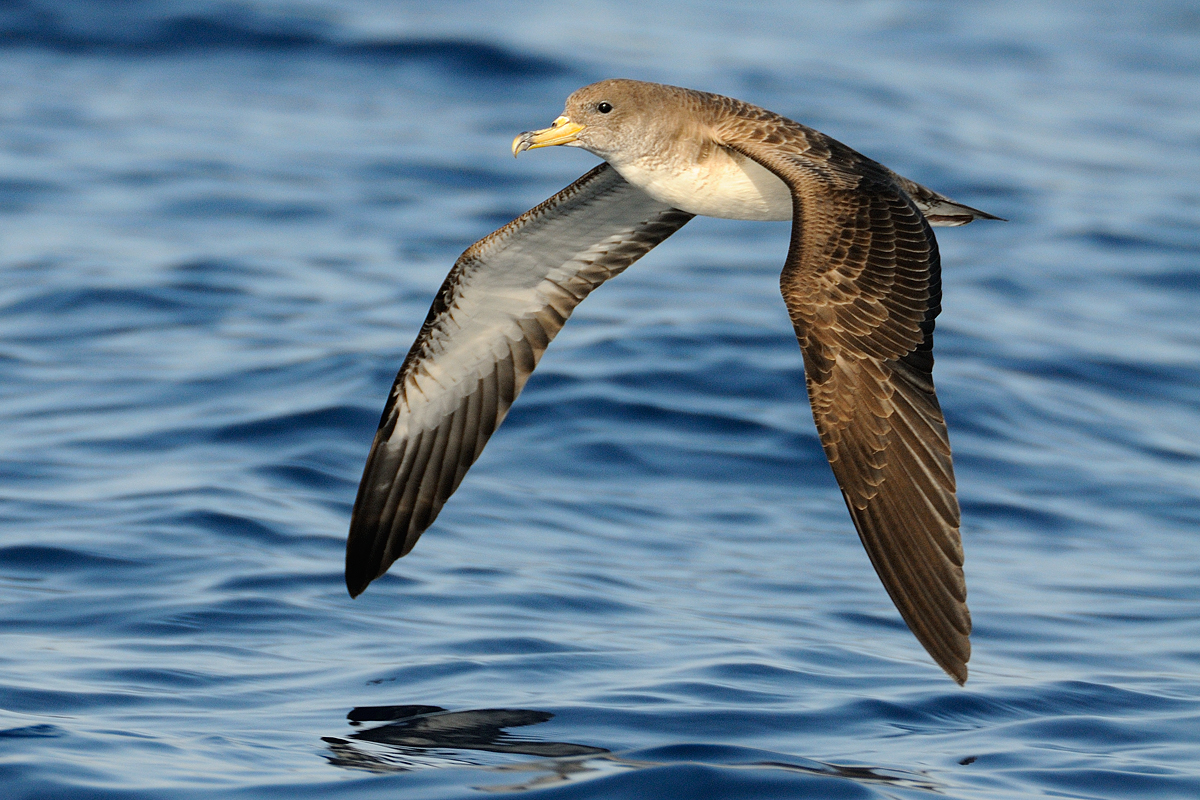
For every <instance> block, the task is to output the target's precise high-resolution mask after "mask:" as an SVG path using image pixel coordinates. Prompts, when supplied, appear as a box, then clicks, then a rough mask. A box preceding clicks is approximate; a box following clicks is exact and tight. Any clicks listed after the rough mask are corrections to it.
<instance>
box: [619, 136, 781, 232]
mask: <svg viewBox="0 0 1200 800" xmlns="http://www.w3.org/2000/svg"><path fill="white" fill-rule="evenodd" d="M613 166H614V167H616V169H617V171H618V172H620V173H621V177H623V178H624V179H625V180H627V181H629V182H630V183H632V184H633V185H634V186H637V187H638V188H639V189H641V190H642V191H644V192H645V193H646V194H648V195H650V196H651V197H653V198H654V199H655V200H659V201H661V202H663V203H669V204H670V205H672V206H674V207H675V208H678V209H680V210H682V211H687V212H688V213H690V214H700V215H702V216H706V217H724V218H725V219H754V220H790V219H791V218H792V194H791V192H790V191H789V190H788V187H787V184H785V183H784V182H783V181H782V180H780V179H779V178H778V177H777V176H776V175H775V173H773V172H771V171H770V170H768V169H766V168H765V167H762V166H759V164H758V163H756V162H754V161H751V160H750V159H748V158H741V157H735V156H732V155H730V154H729V153H728V152H727V151H723V150H719V151H717V152H716V153H714V154H713V155H712V156H711V157H710V158H707V159H705V160H704V161H702V162H699V163H696V164H692V165H689V166H687V167H685V168H683V169H679V168H678V167H677V166H676V167H673V168H669V167H667V166H664V165H658V164H646V163H640V162H635V163H627V164H620V165H617V164H614V165H613Z"/></svg>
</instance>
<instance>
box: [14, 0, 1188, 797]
mask: <svg viewBox="0 0 1200 800" xmlns="http://www.w3.org/2000/svg"><path fill="white" fill-rule="evenodd" d="M1198 74H1200V14H1198V13H1197V11H1196V9H1195V4H1194V3H1191V2H1183V1H1182V0H1181V1H1180V2H1143V3H1091V4H1076V3H1070V2H1066V0H1061V2H1024V1H1022V0H1017V1H1016V2H1009V3H995V4H988V5H986V6H985V5H983V4H973V3H955V2H861V3H830V4H827V5H821V4H813V3H799V2H786V3H777V4H767V5H764V6H762V10H761V11H760V12H759V13H757V14H754V15H748V14H744V13H742V12H739V11H735V10H732V6H730V7H726V6H724V5H717V4H708V3H703V2H697V3H689V4H686V6H684V5H680V4H674V3H666V2H656V1H654V0H651V2H636V3H634V2H616V3H588V4H581V5H579V6H572V5H571V4H569V3H561V2H555V3H549V2H535V3H527V4H522V5H521V6H520V7H519V8H518V7H516V6H514V5H512V4H507V3H498V2H497V3H488V2H482V3H465V4H461V5H457V6H454V7H453V8H452V9H447V8H444V7H442V6H440V5H435V4H424V3H420V4H418V3H413V4H392V3H384V2H378V3H371V2H363V3H350V2H335V1H334V0H311V1H310V2H305V3H296V4H290V3H287V2H268V0H261V1H260V2H239V3H237V4H227V3H223V2H219V0H218V1H214V2H178V3H175V2H167V0H152V1H150V2H136V1H133V0H131V2H125V3H120V4H110V3H103V4H99V3H98V4H95V5H93V4H90V3H81V2H72V3H66V2H63V3H59V4H55V3H48V2H47V3H32V2H31V3H24V4H23V3H8V4H5V5H4V6H3V8H2V10H0V270H2V271H3V282H2V283H0V414H2V419H3V432H4V435H3V436H2V437H0V476H2V480H0V496H2V498H3V502H2V503H0V515H2V524H0V603H2V605H0V787H2V790H0V795H3V796H4V797H5V798H39V799H42V798H72V799H74V798H104V799H105V800H107V799H109V798H139V799H149V798H155V799H157V798H193V797H213V796H221V797H225V796H229V797H238V798H255V799H257V798H276V797H287V798H302V797H314V798H317V797H319V798H367V797H370V798H376V797H379V798H383V797H387V798H433V797H473V796H480V793H481V792H484V791H517V790H522V789H534V788H537V789H540V790H541V792H542V793H543V794H544V795H545V796H552V797H572V798H585V797H597V798H599V797H604V798H614V797H618V798H620V797H628V798H647V797H661V798H679V797H722V798H728V797H746V798H750V797H754V798H760V797H814V798H818V797H819V798H934V797H938V798H941V797H951V798H1006V799H1007V798H1030V797H1041V796H1056V797H1072V798H1113V799H1114V800H1115V799H1116V798H1121V799H1122V800H1124V799H1125V798H1195V797H1197V796H1200V683H1198V680H1197V679H1198V677H1200V615H1198V612H1197V609H1198V601H1200V565H1198V555H1200V545H1198V544H1197V524H1198V523H1200V505H1198V500H1200V478H1198V474H1197V466H1198V460H1200V434H1198V431H1200V415H1198V413H1197V412H1198V406H1200V388H1198V387H1200V363H1198V359H1197V353H1198V352H1200V350H1198V348H1200V326H1198V325H1197V321H1198V320H1197V311H1196V309H1197V307H1198V304H1200V280H1198V265H1197V256H1198V255H1200V190H1198V189H1197V183H1198V178H1200V94H1198V93H1197V75H1198ZM612 76H625V77H636V78H642V79H648V80H656V81H663V82H668V83H675V84H682V85H687V86H694V87H696V88H703V89H708V90H712V91H717V92H721V93H725V94H731V95H734V96H737V97H741V98H744V99H747V100H750V101H753V102H756V103H758V104H761V105H764V106H767V107H768V108H771V109H774V110H776V111H779V112H781V113H783V114H786V115H788V116H791V117H794V118H796V119H798V120H800V121H802V122H805V123H807V124H810V125H812V126H814V127H817V128H819V129H821V130H824V131H825V132H827V133H829V134H831V135H833V136H835V137H836V138H838V139H841V140H843V141H845V142H846V143H848V144H850V145H851V146H853V147H855V148H857V149H859V150H862V151H864V152H866V153H867V154H869V155H871V156H873V157H875V158H877V159H879V160H881V161H883V162H885V163H887V164H888V165H889V166H891V167H893V168H894V169H896V170H897V171H899V172H901V173H903V174H905V175H907V176H909V177H912V178H913V179H915V180H918V181H920V182H922V183H925V184H927V185H929V186H931V187H934V188H936V189H938V190H940V191H943V192H945V193H947V194H949V195H951V196H953V197H955V198H957V199H959V200H961V201H963V202H966V203H969V204H971V205H974V206H978V207H981V208H983V209H986V210H988V211H990V212H992V213H995V214H998V215H1000V216H1003V217H1006V218H1008V219H1009V220H1011V221H1010V222H1008V223H976V224H973V225H970V226H968V227H966V228H959V229H942V230H941V231H940V234H939V241H940V242H941V247H942V254H943V261H944V264H945V270H944V285H945V299H944V307H945V311H944V313H943V314H942V316H941V318H940V320H939V322H938V334H937V353H938V365H937V369H936V370H935V377H936V379H937V382H938V386H939V392H940V396H941V400H942V404H943V406H944V408H945V410H946V412H947V416H948V419H949V423H950V430H951V437H952V440H953V443H954V446H955V451H956V463H957V468H958V477H959V482H960V496H961V499H962V505H963V511H964V538H965V541H966V547H967V559H968V560H967V567H966V569H967V578H968V582H969V585H970V601H971V607H972V611H973V614H974V619H975V634H974V637H973V639H974V645H975V655H974V657H973V659H972V662H971V668H972V677H971V680H970V682H969V683H968V684H967V686H966V688H961V689H960V688H959V687H957V686H955V685H954V683H953V682H952V681H950V680H949V679H948V678H947V677H945V676H944V675H943V674H942V673H941V672H940V671H939V670H938V669H937V668H936V667H935V666H934V665H933V664H932V662H931V661H930V660H929V658H928V657H927V656H926V655H925V653H924V652H923V651H922V650H921V648H920V646H919V645H918V644H917V643H916V641H915V640H914V639H913V637H912V636H911V635H910V634H909V633H908V631H907V630H906V629H905V628H904V626H903V624H902V623H901V621H900V619H899V617H898V615H897V614H896V612H895V610H894V609H893V607H892V605H891V603H890V602H889V600H888V598H887V596H886V594H885V593H884V591H883V589H882V587H881V585H880V584H879V581H878V579H877V578H876V577H875V575H874V573H873V572H872V570H871V568H870V565H869V563H868V561H867V558H866V555H865V554H864V553H863V551H862V548H861V547H860V545H859V544H858V541H857V538H856V537H855V535H854V533H853V529H852V527H851V525H850V522H849V519H848V517H847V514H846V511H845V508H844V506H843V504H842V500H841V498H840V496H839V495H838V492H837V489H836V486H835V484H834V483H833V480H832V478H831V476H830V474H829V468H828V466H827V465H826V463H825V461H824V457H823V455H822V452H821V449H820V446H819V445H818V442H817V439H816V436H815V433H814V431H813V427H812V420H811V416H810V414H809V411H808V408H807V404H806V402H805V399H804V394H803V384H802V373H801V360H800V353H799V349H798V348H797V347H796V341H795V338H794V336H793V335H792V333H791V330H790V326H789V324H788V320H787V315H786V313H785V311H784V308H783V303H782V302H781V300H780V298H779V294H778V273H779V268H780V266H781V265H782V262H783V257H784V253H785V250H786V247H787V236H788V226H787V225H786V224H778V223H738V222H729V221H722V220H697V221H695V222H694V223H692V224H691V225H689V226H688V228H687V229H686V230H684V231H682V232H681V233H680V234H679V235H678V236H677V237H675V238H673V239H672V240H670V241H669V242H667V243H666V244H664V245H663V246H662V247H661V248H659V249H658V250H656V251H655V252H654V253H652V254H651V255H650V256H648V257H647V258H646V259H645V260H644V261H643V262H641V263H639V264H638V265H636V266H635V267H634V268H632V269H631V270H629V272H627V273H626V274H625V275H623V276H622V277H621V278H620V279H618V280H615V281H613V282H612V283H611V284H609V285H606V286H604V287H603V288H602V289H601V290H600V291H598V292H597V293H596V294H595V295H593V296H592V297H591V298H589V299H588V300H587V302H585V303H584V304H583V305H582V306H581V307H580V309H579V310H578V312H577V313H576V315H575V318H574V319H573V320H572V321H571V323H570V324H569V325H568V326H567V327H566V329H565V330H564V331H563V333H562V335H561V336H560V337H559V339H558V340H557V341H556V342H555V343H554V345H553V346H552V347H551V349H550V350H549V352H548V353H547V355H546V358H545V360H544V361H543V363H542V366H541V367H540V368H539V370H538V372H537V373H536V374H535V375H534V377H533V379H532V380H531V382H530V383H529V386H528V388H527V389H526V391H525V393H524V395H523V396H522V397H521V399H520V401H519V402H518V403H517V405H516V406H515V407H514V409H513V412H512V414H511V416H510V417H509V419H508V421H507V422H506V423H505V425H504V426H503V428H502V429H501V430H500V431H499V432H498V434H497V435H496V437H495V438H494V439H493V441H492V443H491V445H490V446H489V447H488V449H487V451H486V452H485V453H484V455H483V457H482V459H481V460H480V461H479V463H478V464H477V465H476V466H475V468H474V469H473V471H472V472H471V474H470V475H469V476H468V477H467V479H466V481H465V482H464V483H463V485H462V488H461V489H460V490H459V492H458V493H457V495H456V496H455V497H454V498H453V500H452V501H451V502H450V504H449V505H448V506H447V508H446V509H445V511H444V512H443V514H442V516H441V517H440V519H439V520H438V522H437V524H436V525H435V526H434V527H433V529H431V530H430V532H429V533H427V534H426V536H425V537H424V538H423V540H422V541H421V543H420V545H419V546H418V547H417V548H416V550H415V551H414V552H413V554H412V555H411V556H410V557H408V558H406V559H404V561H402V562H400V563H398V564H397V565H396V568H394V569H393V570H392V571H391V573H389V574H388V575H387V576H386V577H385V578H383V579H381V580H379V581H377V582H376V583H375V584H373V585H372V586H371V588H370V589H369V590H368V591H367V593H366V594H365V595H364V596H363V597H361V598H359V599H358V600H355V601H351V600H350V599H349V597H347V595H346V591H345V588H344V586H343V583H342V576H341V572H342V558H343V547H344V536H345V532H346V527H347V522H348V518H349V513H350V507H351V503H352V501H353V498H354V494H355V487H356V485H357V482H358V478H359V475H360V471H361V469H362V464H363V460H364V458H365V456H366V453H367V449H368V446H369V444H370V440H371V436H372V434H373V432H374V428H375V425H376V423H377V421H378V418H379V412H380V409H381V408H382V404H383V400H384V397H385V395H386V393H387V390H388V387H389V386H390V383H391V380H392V378H393V376H394V375H395V372H396V369H397V368H398V366H399V364H400V361H401V359H402V358H403V356H404V353H405V352H406V350H407V348H408V346H409V344H410V343H411V341H412V339H413V337H414V335H415V334H416V331H417V329H418V327H419V325H420V322H421V321H422V320H423V318H424V316H425V312H426V309H427V308H428V304H429V302H430V299H431V298H432V296H433V293H434V291H435V290H436V288H437V287H438V285H439V284H440V282H441V280H442V278H443V276H444V275H445V273H446V271H447V270H448V269H449V266H450V264H451V263H452V262H453V260H454V258H455V257H456V256H457V255H458V253H459V252H460V251H461V250H462V249H463V248H464V247H466V246H467V245H468V244H470V243H471V242H472V241H473V240H474V239H476V238H477V237H480V236H482V235H484V234H486V233H488V232H489V231H491V230H492V229H493V228H495V227H497V226H498V225H500V224H503V223H504V222H507V221H508V220H509V219H511V218H512V217H514V216H516V215H517V214H519V213H520V212H522V211H523V210H525V209H526V208H528V207H530V206H532V205H533V204H535V203H537V202H539V201H540V200H542V199H543V198H545V197H547V196H548V195H550V194H551V193H552V192H554V191H556V190H557V189H559V188H560V187H562V186H564V185H566V184H567V183H568V182H570V181H571V180H573V179H574V178H575V177H576V176H577V175H579V174H581V173H582V172H584V171H585V170H586V169H588V168H589V167H590V166H591V165H592V164H594V163H595V159H594V158H593V157H591V156H589V155H588V154H587V153H584V152H582V151H569V150H561V149H560V150H549V151H537V152H534V153H529V154H527V155H526V156H523V157H522V158H521V159H520V160H519V161H514V160H513V159H512V157H511V155H510V154H509V149H508V148H509V142H510V141H511V138H512V136H513V135H514V134H515V133H517V132H519V131H522V130H527V129H530V128H534V127H540V126H544V125H545V124H547V123H548V122H549V121H550V120H552V119H553V118H554V117H555V116H557V114H558V113H559V111H560V110H561V108H562V100H563V98H565V96H566V95H567V94H568V93H569V92H570V91H571V90H572V89H574V88H576V87H577V86H580V85H583V84H585V83H589V82H591V81H593V80H596V79H599V78H603V77H612Z"/></svg>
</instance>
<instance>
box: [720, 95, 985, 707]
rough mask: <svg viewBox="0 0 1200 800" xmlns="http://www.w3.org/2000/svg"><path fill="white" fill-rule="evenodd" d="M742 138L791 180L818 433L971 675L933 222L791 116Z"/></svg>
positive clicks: (929, 644)
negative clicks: (938, 337) (940, 386)
mask: <svg viewBox="0 0 1200 800" xmlns="http://www.w3.org/2000/svg"><path fill="white" fill-rule="evenodd" d="M728 146H729V147H730V149H731V150H734V151H736V152H740V153H741V154H742V155H744V156H746V157H748V158H751V159H753V160H754V161H756V162H758V163H759V164H761V165H763V166H764V167H766V168H767V169H769V170H771V171H772V172H774V173H775V174H776V175H778V176H779V177H780V178H781V179H782V180H783V181H784V183H786V184H787V185H788V187H789V188H790V189H791V192H792V212H793V221H792V241H791V248H790V250H789V251H788V257H787V263H786V265H785V266H784V269H783V275H782V277H781V279H780V286H781V289H782V291H783V297H784V300H785V302H786V303H787V307H788V312H789V314H790V316H791V319H792V324H793V325H794V327H795V329H796V336H797V338H798V339H799V341H800V347H801V348H802V350H803V352H804V369H805V380H806V382H807V384H808V396H809V399H810V400H811V402H812V410H813V419H814V420H815V421H816V424H817V432H818V433H819V434H820V437H821V443H822V445H823V446H824V448H825V454H826V455H827V456H828V457H829V463H830V465H831V466H832V467H833V474H834V476H835V477H836V478H837V481H838V484H839V485H840V486H841V489H842V494H843V495H844V497H845V499H846V506H847V507H848V508H849V510H850V516H851V517H852V518H853V520H854V525H855V527H856V528H857V529H858V534H859V537H860V538H861V539H862V542H863V545H864V546H865V547H866V550H867V554H868V555H869V556H870V558H871V563H872V564H874V566H875V571H876V572H877V573H878V575H879V577H880V579H881V580H882V581H883V585H884V587H885V588H886V589H887V591H888V594H889V595H891V597H892V600H893V601H894V602H895V604H896V608H897V609H899V611H900V614H901V616H902V617H904V621H905V622H906V623H908V627H909V628H910V629H911V630H912V632H913V633H914V634H915V635H916V637H917V639H918V640H919V641H920V642H921V644H922V645H924V646H925V649H926V650H928V651H929V654H930V655H931V656H933V658H934V660H935V661H937V663H938V664H939V665H940V666H941V667H942V669H944V670H946V672H947V673H949V675H950V676H951V677H952V678H954V679H955V680H956V681H958V682H959V683H963V682H965V681H966V679H967V661H968V659H969V658H970V655H971V644H970V639H969V635H970V632H971V616H970V613H969V611H968V610H967V602H966V600H967V589H966V582H965V580H964V578H963V570H962V564H963V552H962V540H961V538H960V535H959V508H958V500H957V499H956V497H955V484H954V466H953V463H952V461H951V455H950V441H949V438H948V436H947V433H946V423H945V420H944V419H943V417H942V412H941V408H940V407H939V406H938V401H937V395H936V394H935V393H934V388H933V377H932V369H933V327H934V318H935V317H936V316H937V315H938V312H939V311H940V310H941V305H940V304H941V273H940V269H941V267H940V261H939V258H938V249H937V241H936V240H935V239H934V236H933V231H932V230H931V229H930V227H929V224H928V222H927V221H926V219H925V217H924V216H923V215H922V214H921V212H920V210H919V209H918V207H917V205H916V204H915V203H914V201H913V199H912V198H911V197H910V196H909V195H908V193H907V192H906V191H905V190H904V189H903V188H902V186H901V185H900V184H899V183H898V182H897V181H896V180H895V176H893V174H892V173H891V172H890V171H889V170H887V169H886V168H884V167H882V166H881V165H879V164H876V163H875V162H873V161H871V160H870V159H867V158H866V157H864V156H861V155H859V154H858V153H856V152H854V151H853V150H850V149H849V148H847V147H845V146H844V145H841V144H839V143H838V142H835V141H834V140H832V139H829V138H828V137H826V136H824V135H823V134H820V133H817V132H816V131H813V130H811V129H808V128H804V127H803V126H800V125H798V124H796V123H794V122H791V121H790V120H784V119H782V118H774V119H756V120H753V121H751V122H748V123H747V129H744V130H741V131H739V135H738V136H737V137H736V143H735V144H730V145H728Z"/></svg>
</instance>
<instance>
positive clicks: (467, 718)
mask: <svg viewBox="0 0 1200 800" xmlns="http://www.w3.org/2000/svg"><path fill="white" fill-rule="evenodd" d="M346 716H347V719H348V720H349V721H350V724H351V725H354V726H360V725H362V724H363V723H366V722H383V723H385V724H383V725H378V726H376V727H373V728H366V729H364V730H360V731H356V732H354V733H351V734H350V735H349V736H347V737H344V738H342V737H336V736H325V737H322V741H324V742H325V743H326V745H328V748H329V749H328V752H327V753H326V754H325V757H326V758H327V759H328V760H329V763H330V764H331V765H332V766H335V767H341V768H343V769H352V770H363V771H366V772H374V773H378V774H387V773H397V772H408V771H411V770H417V769H430V768H437V767H463V766H476V767H479V768H481V769H484V770H487V771H488V772H491V773H504V774H505V776H506V778H508V779H509V780H511V782H508V781H505V780H499V781H497V782H495V783H491V782H488V783H486V784H483V785H478V786H476V787H475V788H476V789H478V790H479V791H485V792H511V791H525V790H529V789H538V788H546V787H550V786H555V785H560V784H565V783H572V782H578V781H586V780H591V779H594V778H601V777H604V776H608V775H613V774H615V773H622V772H630V771H635V770H645V769H653V768H656V767H668V766H671V765H679V764H694V765H702V766H709V767H714V768H726V769H738V770H754V769H757V770H781V771H784V772H792V773H799V774H802V775H806V776H813V777H825V778H841V779H845V780H850V781H853V782H854V783H856V784H859V785H863V784H866V785H872V784H873V785H875V786H890V787H895V788H905V789H916V790H924V791H929V792H934V793H938V794H941V787H939V786H937V785H936V784H934V783H933V782H931V781H930V780H929V779H928V778H926V777H925V776H922V775H918V774H913V773H905V772H901V771H897V770H887V771H882V770H879V769H876V768H871V767H863V766H839V765H836V764H827V763H824V762H820V761H812V760H810V759H806V758H797V757H795V756H788V760H787V761H782V760H777V759H775V758H762V756H776V755H777V754H774V753H765V752H762V751H756V750H750V749H748V748H741V747H726V746H721V745H674V746H670V747H659V748H653V749H649V750H641V751H637V752H631V753H623V754H618V753H614V752H612V751H611V750H607V749H605V748H603V747H592V746H590V745H584V744H573V743H570V742H551V741H544V740H536V739H532V738H526V737H522V736H517V735H513V734H510V733H508V732H507V731H506V729H507V728H521V727H526V726H529V725H537V724H540V723H542V722H547V721H548V720H550V719H551V718H553V716H554V715H553V714H551V713H550V712H548V711H532V710H528V709H513V708H484V709H477V710H471V711H447V710H446V709H444V708H441V707H440V706H423V705H406V706H364V707H359V708H355V709H353V710H352V711H351V712H350V713H349V714H347V715H346ZM472 751H474V752H476V753H478V752H487V753H503V754H508V755H523V756H535V757H537V758H536V760H531V761H515V762H508V763H498V764H497V763H491V764H488V763H483V761H482V760H480V759H479V758H478V757H477V756H476V757H473V756H472ZM481 783H483V782H481Z"/></svg>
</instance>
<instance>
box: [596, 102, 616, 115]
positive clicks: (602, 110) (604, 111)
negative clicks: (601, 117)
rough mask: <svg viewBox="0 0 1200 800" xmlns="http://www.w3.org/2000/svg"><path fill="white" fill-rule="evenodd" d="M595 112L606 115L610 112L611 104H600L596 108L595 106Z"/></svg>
mask: <svg viewBox="0 0 1200 800" xmlns="http://www.w3.org/2000/svg"><path fill="white" fill-rule="evenodd" d="M596 110H597V111H599V112H600V113H601V114H607V113H608V112H610V111H612V103H609V102H604V103H600V104H599V105H598V106H596Z"/></svg>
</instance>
